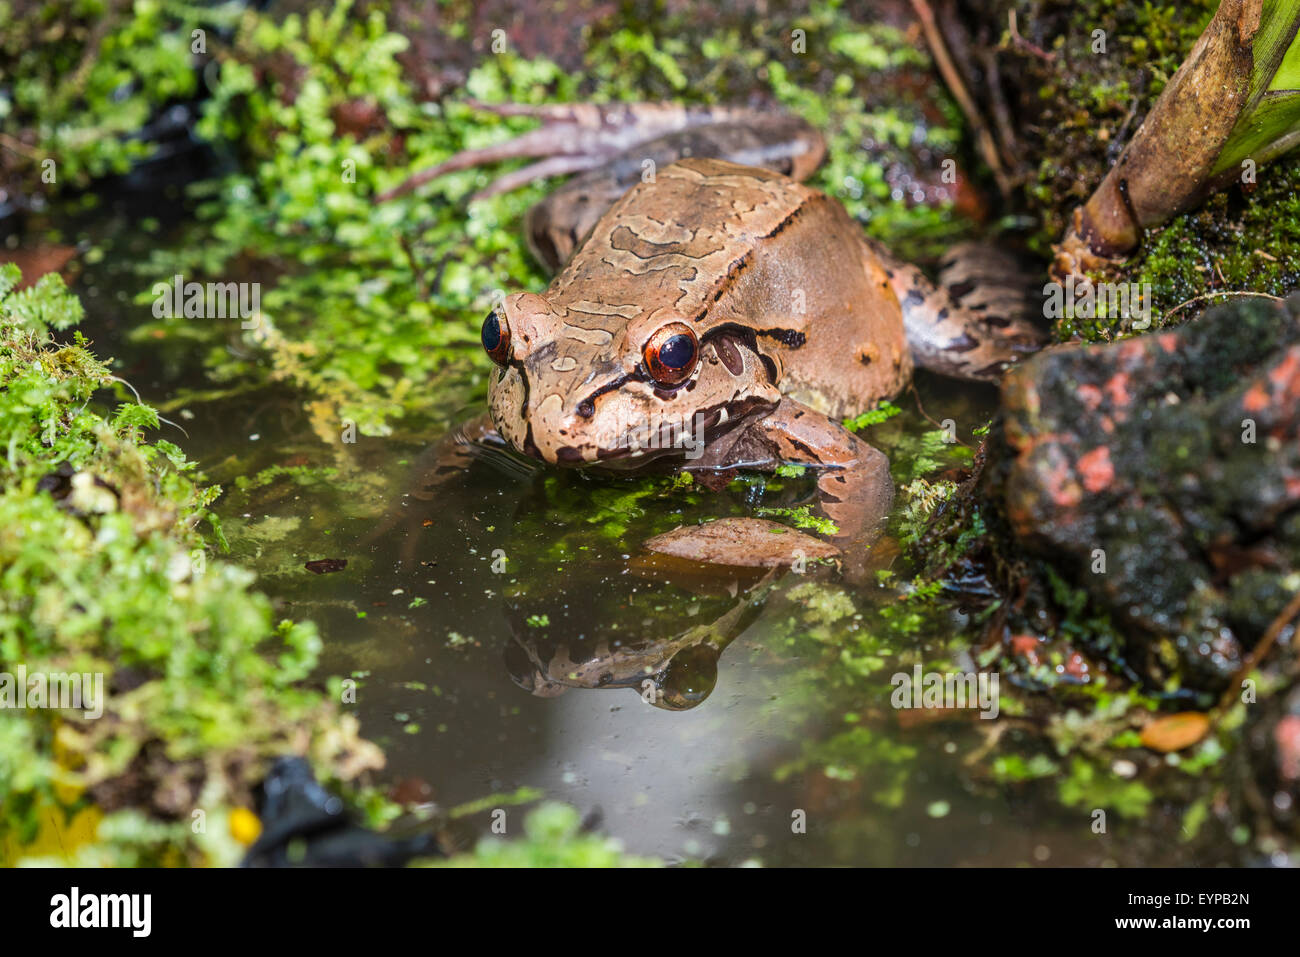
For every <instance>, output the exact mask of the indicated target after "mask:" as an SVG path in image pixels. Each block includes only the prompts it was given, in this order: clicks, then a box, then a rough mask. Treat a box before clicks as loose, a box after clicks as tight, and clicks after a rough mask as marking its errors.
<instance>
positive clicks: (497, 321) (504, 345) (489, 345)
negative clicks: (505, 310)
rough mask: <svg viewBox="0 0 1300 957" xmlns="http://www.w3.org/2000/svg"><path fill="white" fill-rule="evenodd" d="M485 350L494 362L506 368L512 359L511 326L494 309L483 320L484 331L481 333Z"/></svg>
mask: <svg viewBox="0 0 1300 957" xmlns="http://www.w3.org/2000/svg"><path fill="white" fill-rule="evenodd" d="M479 339H480V340H482V342H483V349H484V350H485V351H486V352H487V354H488V355H489V356H491V357H492V361H493V362H495V363H496V364H497V365H499V366H504V365H505V364H506V360H507V359H509V358H510V325H509V323H507V322H506V321H505V319H503V318H502V317H501V316H500V315H498V314H497V311H496V310H495V309H493V310H492V311H491V312H489V313H488V314H487V318H486V319H484V320H483V331H482V332H481V333H479Z"/></svg>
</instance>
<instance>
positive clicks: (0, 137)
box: [0, 133, 40, 159]
mask: <svg viewBox="0 0 1300 957" xmlns="http://www.w3.org/2000/svg"><path fill="white" fill-rule="evenodd" d="M0 146H3V147H4V148H5V149H7V150H12V151H13V152H15V153H17V154H18V155H19V156H26V157H27V158H28V159H36V157H37V156H39V155H40V153H38V152H37V151H36V149H34V148H33V147H31V146H28V145H27V144H26V143H24V142H23V141H22V140H20V139H18V137H16V136H10V135H9V134H8V133H0Z"/></svg>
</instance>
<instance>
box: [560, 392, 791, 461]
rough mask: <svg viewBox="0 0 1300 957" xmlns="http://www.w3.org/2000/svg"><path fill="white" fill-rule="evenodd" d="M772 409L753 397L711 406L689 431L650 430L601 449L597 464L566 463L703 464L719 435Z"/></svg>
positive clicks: (697, 416)
mask: <svg viewBox="0 0 1300 957" xmlns="http://www.w3.org/2000/svg"><path fill="white" fill-rule="evenodd" d="M772 408H773V405H772V404H771V403H770V402H767V401H766V400H763V399H757V398H753V397H748V398H745V399H741V400H738V401H734V402H730V403H724V404H720V405H716V406H711V407H709V408H705V409H701V410H699V411H698V412H696V413H695V414H694V415H692V416H691V417H690V419H689V422H690V428H689V429H686V428H683V427H682V426H681V424H676V425H675V426H674V427H673V428H668V429H661V430H660V431H659V432H658V433H656V432H655V431H654V430H646V432H645V433H643V434H636V435H633V436H631V437H630V438H624V440H622V441H620V442H619V444H618V445H615V446H613V447H612V448H602V449H598V450H597V452H596V461H595V463H592V462H586V461H584V462H577V461H572V462H569V463H566V464H574V465H581V464H586V465H591V464H597V465H600V466H601V467H602V468H608V469H639V468H643V467H645V466H649V465H654V464H661V463H663V462H665V461H668V460H672V461H673V463H674V464H676V463H678V462H681V463H685V464H687V465H689V464H691V463H693V462H698V461H700V460H701V459H702V458H703V457H704V454H705V451H706V449H707V448H708V446H709V445H710V444H712V443H713V442H714V441H716V440H717V439H718V437H719V436H721V435H723V434H725V433H727V432H729V431H731V430H733V429H736V428H743V427H744V426H743V424H742V420H744V419H748V418H751V417H753V416H754V415H756V414H760V413H765V412H769V411H771V409H772ZM560 451H561V452H563V451H565V450H563V449H561V450H560ZM575 451H576V450H575Z"/></svg>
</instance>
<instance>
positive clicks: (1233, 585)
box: [984, 299, 1300, 694]
mask: <svg viewBox="0 0 1300 957" xmlns="http://www.w3.org/2000/svg"><path fill="white" fill-rule="evenodd" d="M1298 314H1300V299H1292V300H1291V301H1290V302H1289V303H1288V304H1287V305H1285V306H1283V305H1279V304H1277V303H1273V302H1269V301H1265V300H1245V299H1242V300H1236V301H1234V302H1233V303H1231V304H1229V305H1225V306H1220V307H1218V308H1216V309H1213V310H1211V311H1209V312H1208V313H1207V314H1206V315H1205V316H1203V317H1202V318H1200V319H1198V320H1196V321H1193V322H1191V323H1188V324H1187V325H1184V326H1182V327H1180V328H1178V329H1176V330H1172V331H1171V330H1166V331H1163V332H1161V333H1159V334H1153V335H1148V336H1142V337H1137V338H1133V339H1129V340H1126V341H1124V342H1120V343H1117V344H1110V345H1098V346H1077V345H1072V346H1061V347H1057V348H1054V349H1049V350H1046V351H1044V352H1043V353H1040V354H1039V355H1038V356H1035V357H1034V358H1033V359H1031V360H1029V361H1028V362H1025V363H1023V364H1022V365H1020V366H1019V367H1017V368H1016V369H1014V370H1012V371H1011V372H1010V373H1009V374H1008V376H1007V378H1006V380H1005V381H1004V384H1003V416H1002V420H1001V423H1000V425H999V427H998V428H997V429H995V430H994V435H993V436H992V437H991V442H990V450H991V462H992V463H993V467H992V468H990V469H989V470H988V471H987V472H986V476H985V485H984V488H985V491H986V494H988V495H989V496H992V497H995V498H999V499H1001V502H1002V504H1003V505H1004V508H1005V515H1006V517H1007V519H1008V521H1009V523H1010V525H1011V527H1012V530H1013V532H1014V533H1015V535H1016V536H1017V537H1018V538H1019V540H1020V541H1021V543H1022V544H1023V545H1025V546H1027V548H1028V549H1030V550H1031V551H1035V552H1037V553H1038V554H1040V555H1041V556H1043V557H1044V558H1046V559H1047V560H1049V561H1050V562H1052V563H1053V564H1054V565H1055V566H1056V567H1057V568H1058V570H1059V571H1061V572H1062V573H1064V575H1065V576H1066V577H1067V578H1068V579H1070V580H1072V581H1073V582H1075V583H1076V584H1078V585H1081V586H1082V587H1083V588H1085V589H1086V590H1087V591H1088V592H1089V594H1090V595H1091V596H1092V597H1093V599H1094V600H1095V602H1096V604H1097V605H1098V606H1099V607H1100V608H1102V609H1103V610H1105V611H1107V612H1109V614H1110V616H1111V619H1112V621H1113V622H1114V623H1115V624H1116V625H1117V626H1119V627H1120V629H1121V630H1122V631H1123V632H1124V633H1125V635H1126V638H1127V640H1128V646H1127V648H1126V649H1124V650H1125V652H1126V657H1127V658H1128V660H1129V661H1130V663H1131V664H1132V665H1133V667H1134V668H1135V669H1136V670H1137V671H1138V672H1139V673H1141V674H1142V675H1143V676H1144V677H1146V678H1147V679H1149V680H1150V681H1151V682H1152V683H1154V684H1159V685H1161V686H1164V685H1165V684H1166V682H1167V681H1168V680H1169V679H1170V678H1175V679H1177V680H1178V681H1180V682H1181V684H1182V685H1183V686H1184V687H1185V688H1187V689H1190V690H1192V691H1199V692H1202V693H1204V694H1210V693H1213V692H1215V691H1217V690H1220V689H1222V687H1223V686H1224V683H1225V682H1226V680H1227V679H1228V677H1229V676H1230V675H1231V674H1232V673H1233V672H1234V671H1235V670H1236V668H1237V667H1238V666H1239V665H1240V664H1241V660H1242V656H1243V654H1244V653H1245V651H1247V650H1249V649H1250V648H1251V647H1253V645H1254V644H1255V642H1256V641H1258V640H1259V638H1260V636H1261V635H1262V634H1263V632H1264V630H1265V629H1266V628H1267V627H1268V625H1269V623H1270V622H1271V621H1272V619H1273V618H1274V617H1276V616H1277V614H1278V613H1280V611H1281V609H1282V607H1283V606H1284V605H1285V604H1286V602H1287V600H1288V599H1289V598H1290V597H1291V594H1292V592H1291V591H1289V590H1287V589H1286V588H1285V587H1284V579H1285V578H1286V577H1287V575H1289V574H1290V573H1291V572H1292V571H1294V570H1295V569H1297V568H1300V323H1298V322H1297V315H1298ZM999 436H1000V438H999Z"/></svg>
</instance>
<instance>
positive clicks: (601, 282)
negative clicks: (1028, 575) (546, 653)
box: [380, 104, 1045, 568]
mask: <svg viewBox="0 0 1300 957" xmlns="http://www.w3.org/2000/svg"><path fill="white" fill-rule="evenodd" d="M479 106H481V107H482V108H484V109H488V110H492V111H494V112H498V113H503V114H506V115H520V114H523V115H530V116H534V117H536V118H537V119H539V120H540V121H541V122H542V125H541V126H540V127H539V128H538V129H535V130H533V131H531V132H529V133H525V134H523V135H522V136H520V137H518V138H516V139H515V140H512V141H508V142H506V143H503V144H497V145H495V146H491V147H487V148H484V149H477V150H467V151H464V152H462V153H460V154H456V155H455V156H453V157H451V158H450V159H448V160H447V161H446V162H444V163H442V164H440V165H439V166H438V167H435V168H434V169H432V170H428V171H425V172H424V173H421V174H418V175H417V176H416V177H413V178H412V179H411V180H409V181H407V182H406V183H403V184H401V185H400V186H399V187H397V188H396V189H394V190H392V191H390V192H389V193H388V194H385V195H384V196H382V197H380V199H382V200H387V199H391V198H393V197H394V196H397V195H400V194H402V193H405V192H409V191H410V190H412V189H416V188H418V187H419V186H420V185H421V184H422V183H424V182H428V181H429V180H430V179H433V178H436V177H437V176H440V175H444V174H445V173H448V172H451V171H453V170H461V169H466V168H471V167H474V166H478V165H480V164H484V163H488V162H495V161H499V160H503V159H510V158H516V157H532V158H534V159H535V160H536V161H535V162H534V163H533V164H531V165H530V166H527V167H525V168H523V169H522V170H516V171H513V172H511V173H508V174H506V175H505V176H504V177H502V178H501V179H500V180H498V181H496V182H495V183H493V184H491V185H490V186H489V187H488V188H487V189H486V190H484V191H482V192H481V193H480V194H477V196H485V195H491V194H493V193H496V192H500V191H502V190H506V189H511V188H515V187H517V186H519V185H522V184H523V183H525V182H528V181H529V180H531V179H533V178H537V177H545V176H554V175H559V174H566V173H577V174H578V175H577V176H575V177H574V178H573V179H571V180H569V181H568V182H567V183H566V184H565V185H563V186H561V187H560V188H559V189H557V190H555V191H554V192H553V193H552V194H551V196H550V197H548V198H547V199H546V200H544V201H543V202H541V203H539V204H538V205H537V206H535V207H534V208H533V209H531V210H530V211H529V213H528V214H527V216H526V221H525V226H526V231H527V234H528V242H529V246H530V248H531V249H532V250H533V252H534V254H535V255H536V257H537V258H538V260H539V261H540V262H541V263H542V264H543V265H544V266H546V267H547V268H549V269H551V270H552V271H553V272H554V278H553V279H552V281H551V283H550V285H549V286H548V287H547V288H546V289H545V290H544V291H542V292H540V293H539V292H529V291H519V292H514V293H511V294H509V295H506V296H504V297H503V298H501V299H500V301H498V302H497V303H496V304H495V305H493V307H492V309H491V311H490V312H489V313H488V314H487V316H486V317H485V318H484V320H483V322H482V327H481V337H480V338H481V343H482V346H483V349H484V351H485V352H486V353H487V355H488V357H489V358H490V359H491V360H492V363H493V369H492V373H491V378H490V382H489V387H488V411H487V413H486V414H485V415H483V416H480V417H479V418H478V419H477V420H475V422H474V423H473V424H471V425H470V426H468V427H467V428H466V429H462V430H461V431H460V432H459V433H458V435H457V439H456V441H457V442H459V443H460V444H462V445H464V444H467V443H489V444H495V445H497V446H500V447H505V448H508V449H509V450H511V451H512V452H513V453H514V454H516V455H519V456H523V457H525V458H527V459H530V460H533V461H535V462H538V463H540V464H541V465H543V466H546V467H559V468H583V469H593V470H601V471H606V472H612V473H625V474H626V473H635V472H640V471H647V470H662V469H669V470H681V471H684V472H688V473H690V475H691V476H692V478H693V479H694V480H697V481H700V482H701V483H702V484H704V485H706V486H708V487H711V488H719V487H721V486H723V485H725V484H726V483H728V482H729V481H730V480H731V479H732V478H734V477H735V475H736V474H737V473H738V472H742V471H760V472H772V471H776V470H778V469H782V468H790V467H793V468H795V469H796V470H800V469H802V470H807V471H811V472H812V473H813V475H814V476H815V481H816V489H817V491H816V511H817V514H818V517H819V518H821V519H825V520H826V521H828V522H829V523H830V528H832V529H833V531H830V532H828V533H827V534H828V537H829V540H830V542H831V543H832V544H833V545H834V546H835V548H837V549H838V550H839V552H840V554H842V555H843V556H845V558H846V559H848V560H849V561H850V563H856V565H857V567H859V568H861V567H862V556H863V555H864V554H865V553H866V552H867V551H869V550H870V548H871V547H872V545H873V544H874V543H875V542H876V541H877V539H878V538H879V537H880V536H881V534H882V532H883V530H884V528H885V524H886V521H887V518H888V515H889V512H890V508H891V506H892V503H893V497H894V487H893V482H892V479H891V476H890V470H889V463H888V460H887V458H886V456H885V455H884V454H883V453H882V452H880V451H879V450H877V449H876V448H874V447H873V446H871V445H870V444H869V443H868V442H866V441H865V440H864V439H863V438H861V437H859V436H858V435H856V434H855V433H854V432H852V431H850V430H849V429H847V428H845V426H844V425H843V421H842V420H844V419H845V418H846V417H847V416H849V415H851V414H854V413H856V412H859V411H861V410H862V409H865V408H870V407H872V406H874V405H876V404H877V403H879V402H881V401H884V400H888V399H890V398H892V397H895V396H897V395H898V394H899V393H900V392H901V391H902V390H903V389H904V388H905V387H906V386H907V385H908V384H909V382H910V381H911V377H912V374H913V371H914V369H915V368H916V367H917V366H920V367H924V368H928V369H931V370H933V371H936V372H938V373H940V374H944V375H949V376H954V377H957V378H961V379H965V380H971V381H981V382H996V381H997V380H998V379H999V378H1000V376H1001V375H1002V373H1003V372H1004V371H1005V370H1006V369H1007V368H1008V367H1009V366H1011V365H1012V364H1014V363H1015V362H1017V361H1019V360H1020V359H1021V358H1023V357H1024V356H1026V355H1028V354H1030V353H1032V352H1034V351H1036V350H1037V349H1039V348H1040V347H1041V346H1042V345H1043V344H1044V339H1045V337H1044V335H1043V333H1042V331H1041V330H1040V329H1039V327H1038V326H1037V325H1036V324H1035V323H1034V322H1033V321H1032V320H1031V319H1030V318H1029V317H1030V314H1031V313H1032V299H1031V296H1030V294H1029V293H1028V288H1029V287H1028V284H1027V283H1025V282H1023V281H1019V280H1018V279H1017V278H1016V277H1014V274H1013V272H1012V271H1010V270H1006V269H1003V270H1002V271H1001V272H999V271H998V268H997V266H998V263H997V262H993V264H992V265H990V260H996V259H997V257H996V256H990V255H989V254H988V253H987V251H986V252H985V254H984V260H983V262H981V259H980V256H978V255H973V254H972V255H967V256H961V255H953V256H950V257H948V258H947V259H946V260H945V262H944V263H943V264H942V269H943V273H941V276H940V282H938V283H934V282H931V281H930V280H929V279H928V278H927V277H926V276H925V274H924V273H923V272H922V270H921V269H919V268H918V267H916V266H914V265H911V264H909V263H906V262H904V261H902V260H901V259H899V258H897V257H895V256H894V255H893V254H891V253H890V252H889V250H888V249H887V248H886V247H885V246H884V245H883V244H881V243H880V242H878V241H876V240H874V239H871V238H869V237H868V236H866V235H865V233H864V232H863V230H862V228H861V226H860V224H859V223H858V222H856V221H855V220H854V219H853V218H852V217H851V216H850V215H849V213H848V211H847V210H846V209H845V208H844V206H843V205H842V204H841V203H839V202H838V201H837V200H836V199H834V198H833V197H831V196H828V195H827V194H826V193H824V192H822V191H820V190H818V189H815V188H813V187H811V186H809V185H807V184H805V183H804V182H803V180H806V179H807V178H808V177H809V176H811V174H812V173H813V172H814V171H815V170H816V169H817V167H818V166H819V165H820V163H821V162H822V160H823V159H824V156H825V150H826V147H825V141H824V139H823V138H822V137H821V135H820V134H819V133H818V132H817V131H816V130H815V129H813V128H812V127H811V126H810V125H809V124H807V123H805V122H804V121H802V120H801V119H799V118H797V117H793V116H790V115H789V114H785V113H782V112H773V111H770V110H763V109H755V108H751V107H699V108H689V107H678V106H674V105H671V104H632V105H628V104H614V105H609V106H600V105H595V104H576V105H571V106H546V107H526V106H519V105H516V104H502V105H488V104H479ZM477 196H476V197H474V198H477ZM981 270H983V272H981ZM1008 276H1012V278H1010V279H1008V278H1007V277H1008ZM753 523H754V524H753V525H746V524H745V522H744V520H740V521H736V520H732V521H731V522H730V524H729V526H728V531H727V537H728V541H729V544H730V547H726V548H723V549H718V548H716V547H715V546H716V545H717V541H718V536H717V535H716V534H713V535H710V533H709V532H708V531H707V530H705V529H703V528H702V527H697V528H681V529H677V530H674V533H671V534H669V535H666V536H658V541H652V542H650V543H647V547H649V548H651V549H656V548H657V549H658V550H661V551H663V552H664V553H665V554H670V555H675V556H678V557H682V558H694V559H696V560H702V561H708V560H711V559H712V557H713V554H714V553H718V552H721V553H722V554H724V555H725V556H726V557H725V561H727V562H729V563H740V564H743V563H744V562H745V558H744V556H745V553H746V548H745V547H744V542H745V536H746V535H747V534H748V535H750V537H751V539H752V540H753V541H758V540H759V539H761V538H763V537H764V536H766V535H769V534H770V533H771V529H770V528H768V527H766V525H765V524H764V523H762V522H761V520H759V519H754V520H753ZM767 524H770V523H767ZM791 531H792V532H793V531H794V530H791ZM807 540H808V536H805V535H802V534H792V535H791V537H790V545H791V547H790V549H789V555H788V559H789V562H790V563H794V562H796V561H798V560H799V558H800V557H802V555H803V554H804V549H803V548H801V544H803V543H806V542H807ZM764 544H766V541H765V542H764ZM755 551H756V552H758V551H761V552H763V553H764V554H765V555H769V556H770V551H771V550H770V549H768V548H764V549H757V548H756V549H755ZM764 560H765V561H768V560H769V559H767V558H765V559H764Z"/></svg>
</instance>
